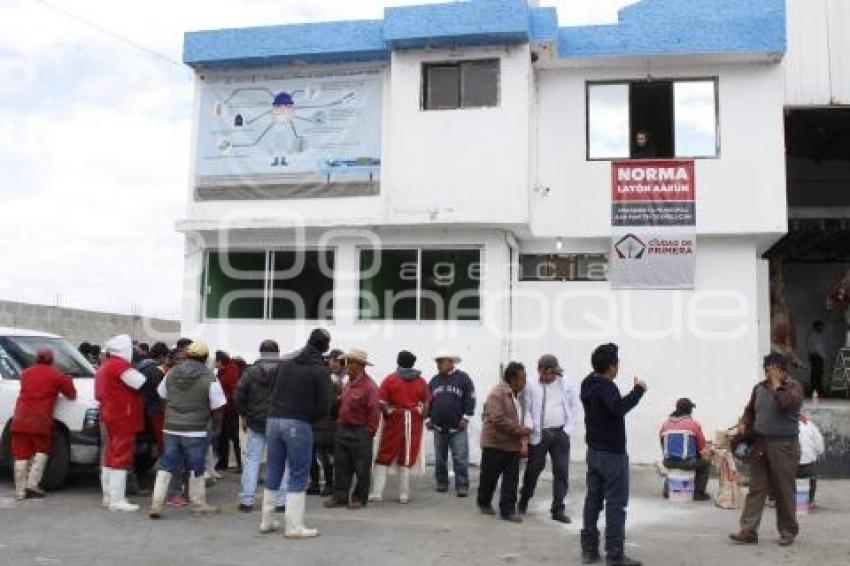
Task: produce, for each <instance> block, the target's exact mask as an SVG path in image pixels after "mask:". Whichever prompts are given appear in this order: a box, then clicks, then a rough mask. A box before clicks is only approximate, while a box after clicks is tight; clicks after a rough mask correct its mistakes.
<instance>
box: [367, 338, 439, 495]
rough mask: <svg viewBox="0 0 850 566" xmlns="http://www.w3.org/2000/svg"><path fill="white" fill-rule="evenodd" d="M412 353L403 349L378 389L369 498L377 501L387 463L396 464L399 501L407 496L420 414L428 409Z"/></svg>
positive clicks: (418, 442)
mask: <svg viewBox="0 0 850 566" xmlns="http://www.w3.org/2000/svg"><path fill="white" fill-rule="evenodd" d="M415 363H416V356H414V355H413V354H412V353H411V352H408V351H407V350H402V351H401V352H399V354H398V357H397V358H396V364H397V366H398V369H397V370H396V371H394V372H393V373H391V374H390V375H388V376H387V377H386V378H385V379H384V381H383V383H381V388H380V390H379V395H380V399H381V411H382V412H383V415H384V428H383V431H382V432H381V446H380V448H379V449H378V457H377V458H376V459H375V481H374V486H373V489H372V494H371V495H370V496H369V500H370V501H381V500H382V499H383V495H384V485H385V484H386V481H387V471H388V469H389V466H392V465H393V464H398V470H399V496H398V500H399V502H400V503H407V502H408V501H409V500H410V469H411V468H412V467H413V466H415V465H416V461H417V459H418V458H419V448H420V445H421V444H422V430H423V428H424V421H425V419H424V417H423V415H425V414H427V412H428V404H429V403H430V402H431V390H430V389H429V388H428V383H427V382H426V381H425V380H424V379H422V372H421V371H419V370H418V369H414V368H413V365H414V364H415Z"/></svg>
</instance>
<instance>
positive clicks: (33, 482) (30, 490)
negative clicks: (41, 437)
mask: <svg viewBox="0 0 850 566" xmlns="http://www.w3.org/2000/svg"><path fill="white" fill-rule="evenodd" d="M46 468H47V454H44V453H41V452H39V453H38V454H36V455H35V456H33V458H32V465H31V466H30V473H29V476H27V490H26V494H27V497H28V498H30V497H31V498H36V499H39V498H42V497H44V496H45V495H47V492H45V491H44V490H43V489H41V478H43V477H44V470H45V469H46Z"/></svg>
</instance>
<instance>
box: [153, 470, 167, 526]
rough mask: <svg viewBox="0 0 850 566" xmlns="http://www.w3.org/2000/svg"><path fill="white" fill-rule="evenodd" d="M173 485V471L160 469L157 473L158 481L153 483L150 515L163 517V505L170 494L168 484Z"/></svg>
mask: <svg viewBox="0 0 850 566" xmlns="http://www.w3.org/2000/svg"><path fill="white" fill-rule="evenodd" d="M169 485H171V473H170V472H165V471H162V470H160V471H158V472H157V473H156V482H155V483H154V485H153V496H152V497H151V510H150V512H149V513H148V517H150V518H151V519H161V518H162V506H163V505H164V504H165V498H166V497H167V496H168V486H169Z"/></svg>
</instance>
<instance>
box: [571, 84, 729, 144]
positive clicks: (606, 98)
mask: <svg viewBox="0 0 850 566" xmlns="http://www.w3.org/2000/svg"><path fill="white" fill-rule="evenodd" d="M718 131H719V120H718V104H717V81H716V80H715V79H708V80H678V81H668V80H663V81H642V82H623V83H597V84H593V83H589V84H588V85H587V158H588V159H628V158H631V159H665V158H683V157H717V156H718V155H719V152H720V144H719V136H718Z"/></svg>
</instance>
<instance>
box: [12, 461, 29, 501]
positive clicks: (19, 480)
mask: <svg viewBox="0 0 850 566" xmlns="http://www.w3.org/2000/svg"><path fill="white" fill-rule="evenodd" d="M29 465H30V463H29V460H15V499H17V500H18V501H23V500H24V499H26V498H27V468H28V467H29Z"/></svg>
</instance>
